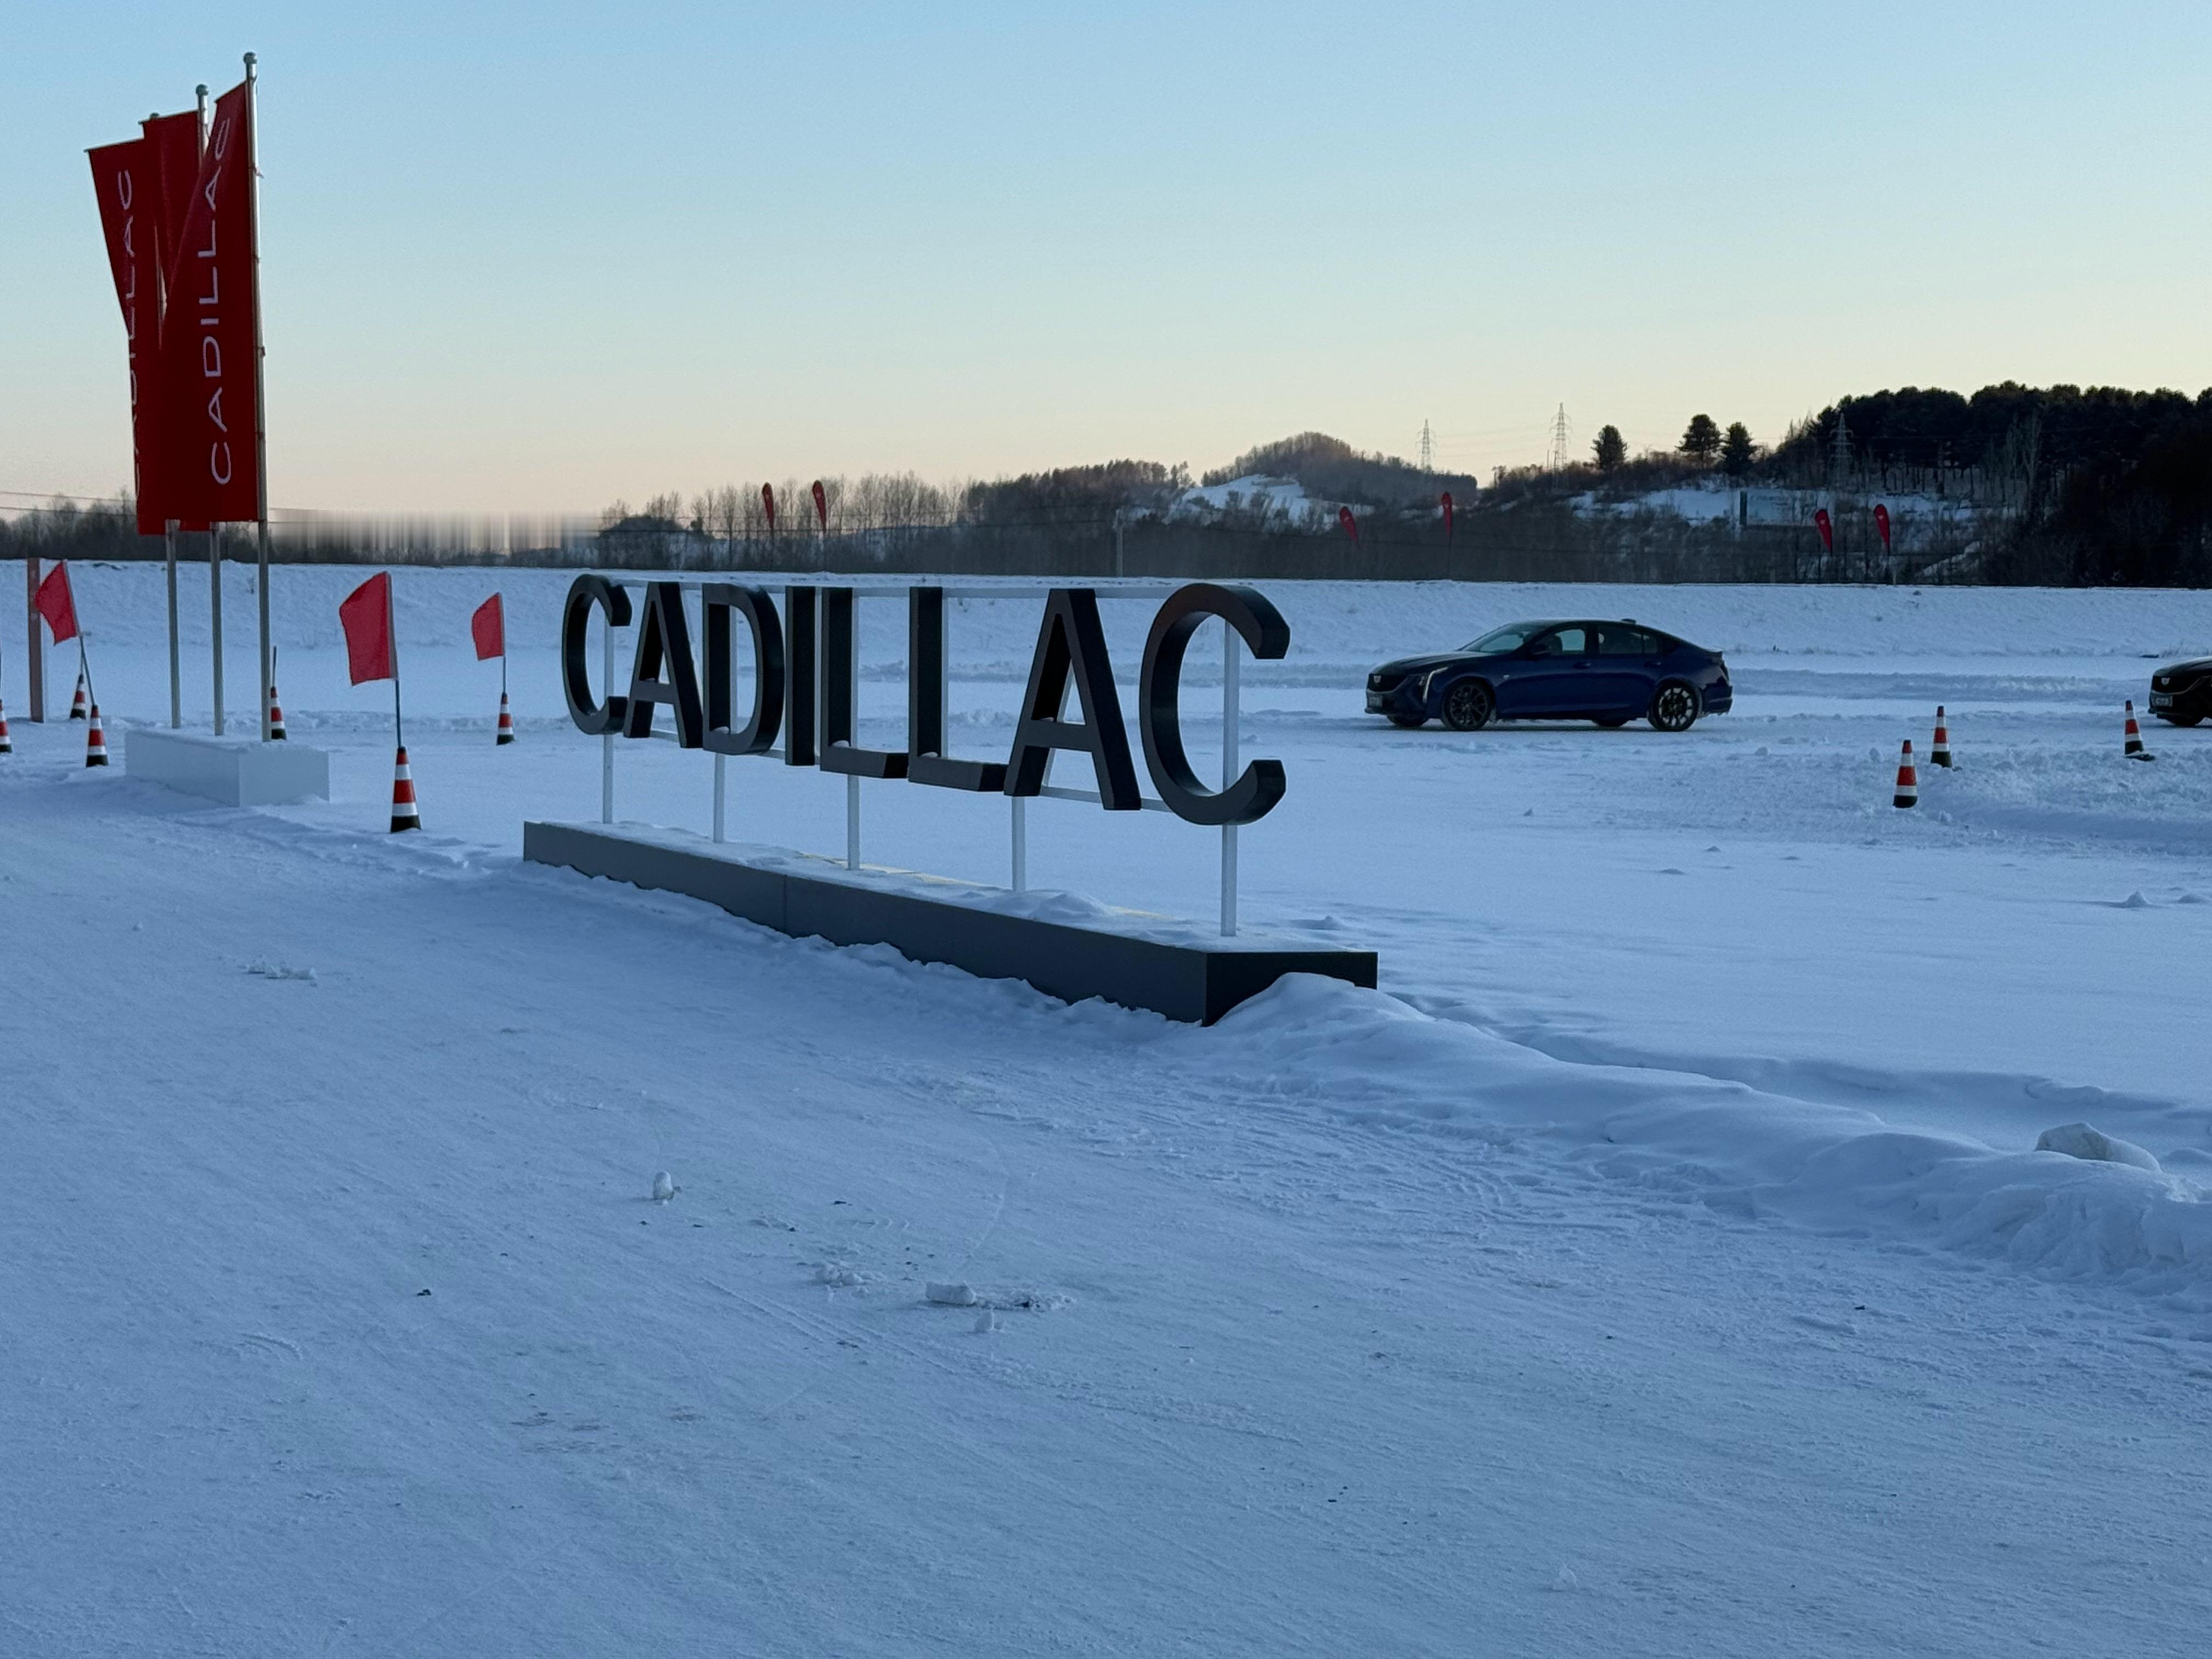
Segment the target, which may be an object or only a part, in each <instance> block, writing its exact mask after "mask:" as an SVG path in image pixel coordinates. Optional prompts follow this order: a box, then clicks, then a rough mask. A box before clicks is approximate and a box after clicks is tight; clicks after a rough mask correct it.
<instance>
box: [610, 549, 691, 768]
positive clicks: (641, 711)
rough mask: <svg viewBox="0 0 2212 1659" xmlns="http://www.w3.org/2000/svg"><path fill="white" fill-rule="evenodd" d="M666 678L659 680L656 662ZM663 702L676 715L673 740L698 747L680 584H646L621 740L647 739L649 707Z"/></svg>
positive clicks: (650, 723) (687, 626) (650, 726)
mask: <svg viewBox="0 0 2212 1659" xmlns="http://www.w3.org/2000/svg"><path fill="white" fill-rule="evenodd" d="M664 658H665V659H667V671H668V678H665V679H663V678H661V663H662V659H664ZM657 702H665V703H666V704H667V705H668V706H669V708H671V709H672V710H674V711H675V714H676V741H677V742H678V744H680V745H682V746H683V747H684V748H686V749H696V748H697V747H698V746H699V736H700V729H701V726H702V723H703V722H702V720H701V718H700V714H699V671H698V669H697V667H696V665H694V664H693V662H692V660H691V625H690V623H688V622H686V621H685V620H684V585H683V584H682V583H681V582H647V584H646V585H645V617H644V619H643V620H642V621H641V622H640V623H639V624H638V629H637V662H636V665H635V666H634V667H633V668H632V669H631V670H630V676H629V723H628V724H627V725H626V726H624V727H623V735H624V736H625V737H632V738H649V737H651V736H652V735H653V704H655V703H657Z"/></svg>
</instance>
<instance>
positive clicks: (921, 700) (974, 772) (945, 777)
mask: <svg viewBox="0 0 2212 1659" xmlns="http://www.w3.org/2000/svg"><path fill="white" fill-rule="evenodd" d="M906 775H907V779H908V781H909V782H913V783H927V784H934V785H935V786H936V787H938V788H939V789H968V790H975V791H979V792H980V791H983V790H988V791H989V792H990V793H993V794H996V793H998V792H999V791H1000V790H1001V789H1003V788H1004V787H1006V768H1005V767H1004V766H1003V765H1001V764H1000V763H998V762H997V761H973V760H955V759H953V758H952V757H951V756H949V755H947V754H946V753H945V590H944V589H943V588H941V587H909V588H908V589H907V591H906Z"/></svg>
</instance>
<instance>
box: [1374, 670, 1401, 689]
mask: <svg viewBox="0 0 2212 1659" xmlns="http://www.w3.org/2000/svg"><path fill="white" fill-rule="evenodd" d="M1405 678H1406V677H1405V676H1404V675H1403V674H1370V675H1369V676H1368V677H1367V689H1368V690H1370V691H1395V690H1397V689H1398V686H1399V685H1400V684H1401V682H1402V681H1403V680H1404V679H1405Z"/></svg>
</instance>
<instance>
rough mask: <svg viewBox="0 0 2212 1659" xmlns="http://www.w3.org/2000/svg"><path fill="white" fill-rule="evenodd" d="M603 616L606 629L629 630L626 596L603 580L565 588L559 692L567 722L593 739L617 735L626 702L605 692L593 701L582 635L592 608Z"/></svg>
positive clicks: (592, 578) (598, 578)
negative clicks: (565, 701) (563, 696)
mask: <svg viewBox="0 0 2212 1659" xmlns="http://www.w3.org/2000/svg"><path fill="white" fill-rule="evenodd" d="M593 605H597V606H598V607H599V609H600V610H601V611H605V613H606V618H607V626H608V627H609V628H627V627H629V594H627V593H625V592H623V590H622V589H621V588H619V587H617V586H615V585H614V584H613V583H611V582H610V581H609V580H607V579H606V578H605V577H604V576H579V577H577V578H576V580H574V581H573V582H570V583H569V584H568V603H567V604H566V605H563V606H562V608H561V689H562V690H563V691H565V692H566V693H568V718H569V719H570V720H574V721H575V722H576V726H577V729H578V730H579V731H583V732H590V733H592V735H593V736H594V737H597V736H599V734H600V733H602V732H619V731H620V730H621V729H622V723H623V713H624V711H625V709H626V708H627V707H628V699H626V698H623V697H618V696H615V693H614V687H612V686H611V685H610V686H608V687H606V688H605V691H606V701H605V702H592V674H591V670H590V668H589V666H588V665H586V663H585V661H584V634H585V630H586V629H588V628H589V627H590V626H591V624H592V606H593Z"/></svg>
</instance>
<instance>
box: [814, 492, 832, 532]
mask: <svg viewBox="0 0 2212 1659" xmlns="http://www.w3.org/2000/svg"><path fill="white" fill-rule="evenodd" d="M814 521H815V522H816V523H817V524H818V525H820V526H822V533H823V535H825V536H826V535H828V534H829V496H828V495H826V494H825V493H824V492H823V489H822V480H821V479H819V478H817V479H816V480H815V481H814Z"/></svg>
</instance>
